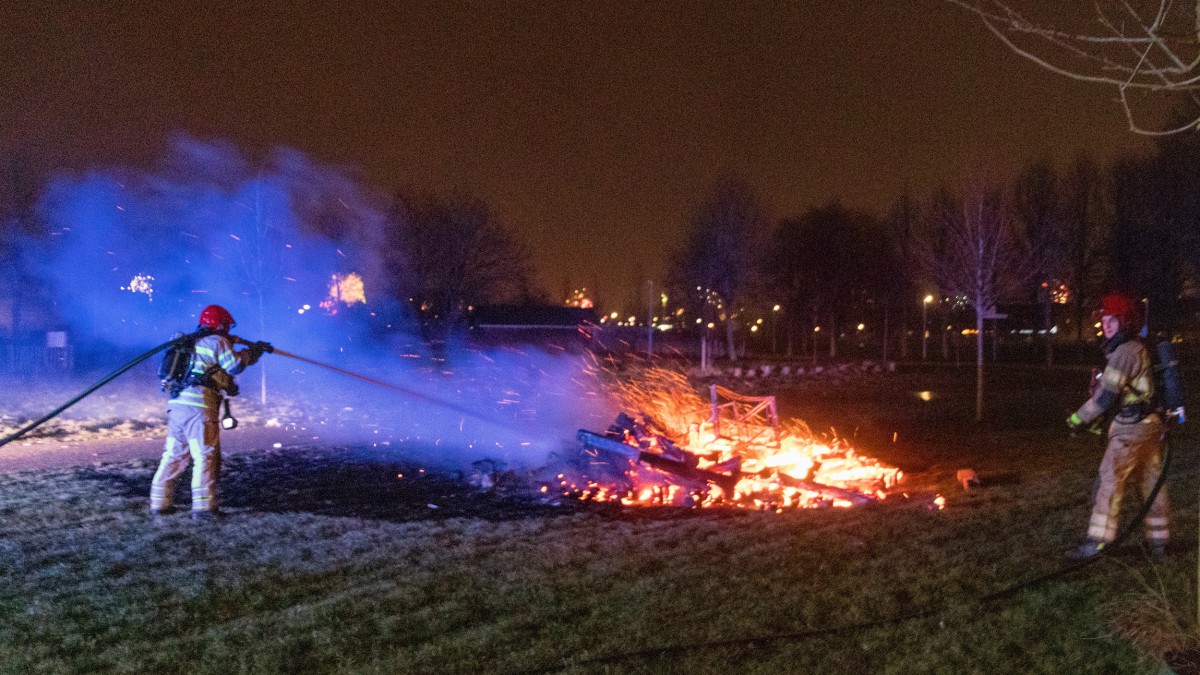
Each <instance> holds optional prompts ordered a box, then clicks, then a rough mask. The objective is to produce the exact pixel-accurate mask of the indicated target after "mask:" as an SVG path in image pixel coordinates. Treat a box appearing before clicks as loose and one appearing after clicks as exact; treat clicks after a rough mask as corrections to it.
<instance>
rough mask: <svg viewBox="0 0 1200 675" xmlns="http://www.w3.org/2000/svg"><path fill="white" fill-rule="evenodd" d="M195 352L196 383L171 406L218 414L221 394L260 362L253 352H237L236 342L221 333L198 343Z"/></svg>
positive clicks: (183, 392)
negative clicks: (247, 368) (235, 377)
mask: <svg viewBox="0 0 1200 675" xmlns="http://www.w3.org/2000/svg"><path fill="white" fill-rule="evenodd" d="M195 349H196V356H195V357H194V358H193V359H192V372H191V379H192V381H193V382H195V383H196V384H193V385H191V386H189V387H185V388H184V389H183V391H181V392H179V396H177V397H176V398H173V399H171V402H170V404H169V405H186V406H193V407H196V408H205V409H210V410H214V411H215V410H216V409H217V407H218V406H219V405H220V404H221V392H223V391H226V390H228V389H230V388H231V385H233V376H234V375H237V374H238V373H240V372H242V371H243V370H245V369H246V366H250V365H253V364H254V362H255V361H257V360H258V359H257V355H256V354H255V353H254V351H252V350H243V351H240V352H235V351H233V342H232V341H231V340H230V339H229V337H228V336H225V335H221V334H220V333H213V334H211V335H205V336H204V337H202V338H200V339H199V340H196V347H195Z"/></svg>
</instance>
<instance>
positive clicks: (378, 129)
mask: <svg viewBox="0 0 1200 675" xmlns="http://www.w3.org/2000/svg"><path fill="white" fill-rule="evenodd" d="M21 4H22V3H7V6H5V7H0V63H3V64H4V66H3V67H0V155H3V154H8V153H13V152H18V153H23V154H25V155H32V156H35V157H36V158H37V160H36V161H37V162H39V163H40V164H41V165H42V166H43V167H44V168H45V169H53V168H57V167H81V166H87V165H90V164H95V163H122V164H132V165H135V166H136V165H149V164H150V163H152V162H153V160H154V159H155V158H157V157H158V156H159V155H160V154H161V152H162V149H163V147H164V145H165V140H166V138H167V136H168V135H169V134H170V133H171V132H173V131H186V132H189V133H192V134H195V135H198V136H199V137H201V138H225V139H229V140H231V141H233V142H235V143H237V144H239V145H240V146H242V147H244V148H247V149H249V150H251V151H254V150H258V149H264V148H269V147H271V146H275V145H287V146H291V147H295V148H298V149H300V150H302V151H305V152H307V153H309V154H310V155H312V156H313V157H315V158H316V159H318V160H320V161H324V162H329V163H334V164H338V165H343V166H349V167H353V168H355V169H357V170H359V171H361V172H362V174H363V176H364V179H365V180H367V181H368V182H370V183H371V184H373V185H375V186H377V187H379V188H380V189H381V190H384V191H388V192H390V191H392V190H394V189H395V188H398V187H404V188H407V189H411V190H418V191H423V190H430V191H435V192H444V193H448V192H452V191H458V192H469V193H472V194H475V195H478V196H481V197H483V198H485V199H486V200H487V201H488V202H489V203H491V204H492V205H493V206H494V207H495V209H496V210H497V212H498V213H499V215H500V217H501V218H503V219H504V220H505V221H506V222H507V223H509V224H510V225H511V226H512V227H513V228H514V229H515V230H516V231H517V232H518V233H519V234H520V235H521V236H522V237H523V238H524V239H525V241H527V242H528V244H529V245H530V247H531V248H532V250H533V251H534V253H535V262H536V263H537V265H538V267H539V270H540V274H541V277H542V281H543V284H544V285H545V287H546V289H547V290H548V291H549V292H550V293H551V295H552V296H554V297H557V296H558V294H559V293H561V292H563V290H564V289H565V288H566V287H578V286H588V287H589V288H591V289H594V291H595V292H596V294H597V296H598V297H599V299H600V301H601V302H602V303H607V304H608V305H610V306H611V305H616V304H620V303H622V302H624V301H625V300H626V299H627V298H629V297H636V294H637V293H638V289H639V288H640V282H641V281H644V280H645V279H648V278H656V279H661V278H662V274H663V268H664V262H665V260H666V259H667V257H668V256H669V254H670V251H671V248H672V246H673V245H674V242H676V241H677V239H678V237H679V236H680V232H681V230H682V229H683V227H684V225H685V223H686V221H687V219H688V217H689V215H690V214H691V213H692V212H693V210H694V209H695V208H696V206H697V204H698V203H699V201H700V200H701V199H702V197H703V196H704V194H705V192H706V191H707V190H708V189H709V188H710V187H711V186H712V184H713V183H714V181H715V179H716V178H717V176H718V175H720V174H723V173H734V174H737V175H740V176H742V177H744V178H745V179H746V180H748V181H749V182H750V183H751V184H752V185H753V186H755V187H756V188H757V189H758V190H759V192H760V193H761V195H762V196H763V197H764V198H765V199H766V200H767V201H768V202H769V204H770V205H771V206H772V207H773V210H774V212H775V213H776V214H778V215H790V214H798V213H800V212H802V211H803V210H805V209H807V208H808V207H810V206H816V205H819V204H821V203H824V202H827V201H829V200H832V199H841V200H842V201H843V202H844V203H846V204H848V205H851V206H858V207H863V208H868V209H872V210H876V211H882V210H883V209H884V208H885V207H886V206H887V205H888V204H889V203H890V202H891V201H892V200H893V199H895V198H896V197H897V196H899V195H900V194H901V193H903V192H905V191H906V190H911V191H913V192H914V193H915V194H916V195H917V196H922V197H923V196H925V195H926V194H928V193H929V192H930V191H932V189H933V188H934V187H936V186H937V185H938V184H939V183H940V182H942V181H947V180H949V181H955V180H958V179H959V178H961V177H962V176H964V175H968V174H969V175H979V174H1000V175H1007V174H1011V173H1012V172H1013V171H1014V170H1015V169H1016V168H1018V167H1020V166H1021V165H1022V164H1024V163H1026V162H1028V161H1030V160H1032V159H1034V158H1038V157H1042V156H1050V157H1053V158H1055V159H1057V160H1059V161H1063V160H1065V159H1066V158H1068V157H1070V156H1071V155H1072V154H1073V153H1074V152H1076V151H1078V150H1080V149H1089V150H1091V151H1093V152H1094V153H1096V154H1097V155H1098V156H1099V157H1101V158H1102V159H1104V158H1109V157H1111V156H1113V155H1114V154H1115V153H1117V152H1120V151H1123V150H1126V149H1130V148H1136V147H1140V146H1141V144H1142V143H1143V141H1141V140H1140V139H1138V138H1136V137H1134V136H1132V135H1130V134H1129V133H1128V132H1126V131H1125V123H1124V120H1123V118H1122V117H1121V115H1120V113H1119V111H1118V110H1117V109H1116V107H1115V106H1114V105H1113V104H1112V101H1111V99H1112V93H1111V92H1110V91H1108V90H1105V89H1102V88H1092V87H1087V86H1085V85H1081V84H1075V83H1070V82H1067V81H1065V80H1061V79H1058V78H1056V77H1055V76H1053V75H1050V74H1048V73H1044V72H1042V71H1040V70H1038V69H1037V68H1036V67H1035V66H1033V65H1032V64H1029V63H1027V62H1024V61H1021V60H1020V59H1019V58H1018V57H1016V56H1014V55H1012V54H1010V53H1009V52H1007V51H1005V49H1004V48H1003V47H1002V46H1001V45H1000V44H999V43H997V42H996V41H995V40H994V39H992V38H991V37H990V36H989V35H988V34H986V33H985V31H984V29H983V28H982V27H981V26H979V25H978V24H977V23H976V22H975V21H974V20H973V19H972V18H971V17H970V16H969V15H968V14H966V13H965V12H963V11H962V10H959V9H956V8H954V7H952V6H950V5H949V4H947V3H945V2H941V1H939V0H913V1H901V2H891V1H873V2H858V1H853V2H828V1H821V2H817V1H799V2H754V3H744V2H733V1H729V2H709V1H703V0H669V1H665V2H622V1H618V0H610V1H597V2H582V1H572V0H561V1H554V2H527V1H517V0H506V1H500V0H495V1H483V0H464V1H460V2H450V1H444V2H413V1H409V0H405V1H403V2H395V1H389V2H374V3H349V4H347V3H335V2H315V1H312V0H292V1H288V2H249V3H211V4H210V3H192V2H186V3H185V2H162V3H150V2H128V1H126V2H121V1H115V2H105V3H55V4H54V5H53V8H52V9H45V8H38V9H30V8H26V7H22V6H18V5H21ZM30 4H31V5H32V4H34V3H30ZM631 260H632V261H633V262H631Z"/></svg>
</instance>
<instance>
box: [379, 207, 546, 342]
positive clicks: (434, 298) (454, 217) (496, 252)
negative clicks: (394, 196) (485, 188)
mask: <svg viewBox="0 0 1200 675" xmlns="http://www.w3.org/2000/svg"><path fill="white" fill-rule="evenodd" d="M390 231H391V232H392V236H393V241H392V242H391V243H392V246H393V248H394V249H395V250H396V252H397V253H398V254H399V255H398V256H393V257H392V258H391V264H392V273H393V274H394V275H395V276H396V287H395V290H396V291H397V292H398V293H400V294H401V296H402V297H408V298H412V299H413V303H414V305H416V307H417V308H418V310H419V313H420V314H419V315H420V317H421V320H422V323H424V324H425V325H427V326H436V327H441V328H445V329H452V328H453V327H455V326H456V325H458V324H459V323H461V321H462V319H463V316H464V313H465V311H466V309H467V307H469V306H471V305H474V304H482V303H488V302H508V301H514V300H519V299H524V298H527V297H529V296H530V295H531V293H532V276H533V274H532V267H531V265H530V261H529V255H528V253H527V251H526V250H525V248H524V246H523V245H522V244H521V243H520V242H519V241H518V240H517V239H516V237H515V236H513V234H512V233H511V232H510V231H509V230H508V229H507V228H506V227H504V226H503V225H502V224H501V223H500V221H499V220H497V219H496V217H495V216H494V215H492V212H491V210H490V209H489V208H488V206H487V204H486V203H484V202H483V200H481V199H478V198H475V197H455V198H451V199H437V198H432V197H430V198H425V199H423V200H421V201H414V200H408V199H405V198H399V199H398V200H397V203H396V205H395V207H394V208H393V209H392V213H391V228H390Z"/></svg>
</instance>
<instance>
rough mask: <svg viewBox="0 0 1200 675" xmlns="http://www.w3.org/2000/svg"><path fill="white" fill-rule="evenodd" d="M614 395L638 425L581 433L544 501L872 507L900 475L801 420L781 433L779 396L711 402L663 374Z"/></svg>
mask: <svg viewBox="0 0 1200 675" xmlns="http://www.w3.org/2000/svg"><path fill="white" fill-rule="evenodd" d="M615 390H616V396H617V399H618V400H619V401H620V402H621V403H622V405H623V407H625V409H627V410H628V409H633V410H637V411H638V413H637V415H636V417H635V416H631V415H629V414H626V413H620V414H618V415H617V418H616V421H615V423H614V424H613V425H611V426H610V427H609V428H608V429H607V430H606V431H604V432H602V433H596V432H592V431H587V430H580V431H579V434H578V436H577V438H578V441H579V446H578V453H577V454H576V455H574V456H573V457H568V458H566V462H565V463H566V467H567V468H565V469H564V470H562V471H561V472H559V473H557V474H556V475H555V477H554V479H553V480H552V481H549V482H547V483H546V484H544V485H543V486H542V488H541V489H542V491H543V492H544V493H551V494H553V493H558V494H564V495H568V496H571V497H575V498H578V499H582V500H588V501H598V502H619V503H621V504H625V505H645V506H650V505H664V506H665V505H669V506H682V507H709V506H731V507H742V508H753V509H759V510H772V511H782V510H785V509H795V508H819V507H826V506H854V505H859V504H865V503H869V502H873V501H876V500H878V499H882V498H884V496H885V494H886V493H885V491H886V490H888V489H891V488H892V487H894V486H895V485H896V484H897V483H898V482H899V480H900V479H901V477H902V474H901V472H900V470H899V469H896V468H894V467H888V466H885V465H883V464H881V463H879V462H877V461H875V460H873V459H871V458H868V457H862V456H859V455H858V454H856V453H855V452H854V450H853V449H852V448H850V447H849V446H847V445H846V444H845V443H843V442H841V441H840V440H836V439H835V440H833V441H830V442H824V441H821V440H818V439H816V438H814V437H813V435H812V434H811V433H810V432H809V431H808V428H807V426H806V425H805V424H804V423H803V422H801V421H799V420H789V421H788V422H787V423H785V424H784V425H781V424H780V421H779V417H778V415H777V412H776V405H775V398H774V397H773V396H742V395H739V394H736V393H734V392H732V391H730V390H728V389H725V388H723V387H720V386H718V385H711V386H710V387H709V394H710V400H709V401H708V402H704V401H702V400H701V398H700V397H699V395H697V394H696V392H695V390H694V389H692V387H691V386H690V385H689V384H688V382H687V380H686V378H685V377H684V376H683V375H681V374H678V373H674V372H672V371H666V370H662V369H654V370H653V371H651V372H649V373H646V374H645V375H644V376H643V377H639V378H637V380H636V382H635V381H634V380H625V381H623V382H619V383H617V384H616V385H615Z"/></svg>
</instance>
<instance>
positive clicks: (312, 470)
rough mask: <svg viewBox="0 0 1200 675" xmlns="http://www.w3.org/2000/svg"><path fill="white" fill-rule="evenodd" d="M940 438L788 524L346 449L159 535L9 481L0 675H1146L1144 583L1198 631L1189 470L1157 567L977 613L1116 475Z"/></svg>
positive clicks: (1040, 560)
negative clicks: (461, 475)
mask: <svg viewBox="0 0 1200 675" xmlns="http://www.w3.org/2000/svg"><path fill="white" fill-rule="evenodd" d="M925 386H932V385H925ZM862 398H863V400H864V401H865V402H866V403H869V404H872V405H873V404H874V403H872V402H871V399H870V397H869V396H864V397H862ZM935 400H937V399H936V398H935ZM939 414H940V413H939ZM1030 414H1031V415H1032V414H1033V413H1030ZM1038 414H1041V413H1038ZM931 417H936V415H935V414H931ZM1018 419H1019V418H1018ZM940 424H941V425H940V426H937V425H935V426H934V427H932V428H929V429H922V430H921V433H922V434H923V436H922V437H921V439H920V441H919V442H914V443H913V444H912V445H907V446H906V445H904V444H903V442H901V443H897V444H896V449H895V451H894V452H895V454H896V455H897V456H902V455H904V454H906V453H917V452H919V451H920V448H921V447H923V446H924V445H934V446H937V447H938V453H936V454H935V455H931V456H930V457H928V458H926V459H925V460H923V463H922V466H923V469H922V470H920V471H917V472H914V475H913V476H912V481H913V482H912V483H911V486H912V490H911V492H910V494H909V496H908V497H907V498H905V497H904V496H903V495H902V494H896V495H893V497H892V498H891V499H889V500H888V501H886V502H884V503H882V504H879V505H876V506H872V507H870V508H858V509H851V510H843V509H826V510H820V511H815V510H814V511H805V512H791V513H783V514H773V513H759V512H751V511H723V510H719V511H681V510H671V509H666V510H654V509H638V510H629V509H619V508H593V507H592V506H589V505H579V504H568V505H565V506H560V507H553V506H550V505H547V504H541V503H539V502H538V501H537V500H536V498H534V499H530V498H528V497H526V496H523V495H519V494H504V493H497V494H492V495H488V494H481V493H477V492H475V491H474V490H472V489H471V488H469V487H468V486H466V485H465V484H463V483H461V482H460V481H458V480H457V477H456V476H454V475H449V474H440V475H435V474H434V473H433V472H431V471H427V472H426V473H427V474H429V475H428V476H427V477H420V478H418V479H415V480H409V476H410V475H411V472H412V471H413V469H419V468H420V467H413V466H406V465H404V463H403V462H391V461H381V460H380V458H377V457H374V458H373V457H366V456H362V455H360V454H358V453H355V452H353V451H351V450H350V449H341V450H338V449H325V450H316V449H314V450H311V451H305V452H299V451H297V452H291V453H279V452H261V453H246V454H243V455H238V456H237V457H233V458H230V460H229V461H228V462H227V463H226V466H225V470H226V471H225V478H224V480H223V484H222V485H223V488H224V490H225V492H224V496H225V497H226V500H225V502H224V503H225V505H226V507H227V509H228V511H229V517H228V518H227V519H226V520H225V521H223V522H221V523H219V524H218V525H217V526H215V527H207V526H204V527H197V526H195V524H193V523H192V522H191V521H190V520H189V519H188V517H187V514H186V512H185V513H180V514H177V515H176V516H173V517H169V518H166V519H163V520H162V521H152V520H151V519H150V517H149V516H148V515H147V513H146V512H145V508H146V492H147V490H148V483H149V479H150V475H151V473H152V472H153V470H154V462H153V461H141V462H131V463H126V464H113V465H102V466H97V467H88V468H84V469H72V470H63V471H42V472H25V473H21V474H9V475H0V513H3V514H4V517H3V519H2V520H0V654H2V655H3V657H4V658H3V659H0V672H6V673H7V672H11V673H18V672H20V673H25V672H151V671H152V672H168V673H171V672H200V673H207V672H221V673H229V672H247V673H250V672H356V673H357V672H364V673H368V672H387V673H397V672H422V673H423V672H449V673H467V672H470V673H476V672H498V673H515V672H523V671H530V670H534V671H536V670H551V671H553V670H561V671H563V672H569V673H584V672H587V673H592V672H622V673H625V672H632V673H652V672H689V673H691V672H694V673H715V672H728V671H729V670H730V669H736V670H737V671H738V672H746V673H778V672H871V673H912V672H920V673H975V672H978V673H994V672H1063V673H1091V672H1121V673H1139V672H1146V673H1150V672H1155V670H1156V669H1157V668H1158V667H1159V665H1160V663H1161V661H1159V660H1156V659H1157V658H1158V657H1155V656H1154V655H1152V654H1149V655H1148V654H1147V651H1148V649H1151V648H1146V647H1140V648H1139V646H1138V640H1137V639H1135V637H1136V631H1133V632H1130V630H1124V632H1123V631H1122V630H1118V629H1117V628H1114V624H1113V621H1114V619H1113V617H1114V616H1119V615H1120V612H1115V613H1114V611H1112V610H1110V609H1109V605H1108V603H1110V602H1111V601H1112V600H1113V599H1114V598H1120V597H1123V596H1126V595H1128V593H1129V589H1130V588H1132V587H1135V586H1136V585H1137V580H1136V578H1135V576H1137V575H1141V577H1142V578H1146V579H1153V580H1155V582H1154V587H1155V588H1160V589H1162V593H1161V598H1163V599H1165V604H1163V605H1161V606H1160V607H1158V608H1157V609H1161V610H1164V611H1167V612H1170V616H1172V617H1175V620H1176V621H1177V622H1178V626H1179V628H1180V629H1181V630H1182V631H1184V632H1194V631H1195V628H1196V627H1195V626H1194V625H1192V624H1191V623H1190V621H1191V619H1190V616H1191V607H1193V604H1192V603H1193V599H1194V595H1193V591H1192V589H1193V588H1194V584H1193V581H1192V579H1191V578H1190V574H1191V572H1192V570H1193V569H1194V563H1195V559H1194V558H1192V557H1191V555H1192V554H1191V553H1190V551H1191V550H1192V547H1193V546H1194V540H1190V541H1189V537H1190V536H1194V535H1191V534H1190V533H1192V532H1194V531H1195V528H1196V516H1195V506H1196V505H1195V502H1194V499H1192V498H1190V495H1194V494H1195V493H1196V487H1197V485H1196V483H1197V480H1196V474H1197V458H1196V456H1195V453H1187V452H1184V453H1181V454H1180V456H1179V458H1178V459H1179V461H1178V462H1177V463H1176V465H1175V471H1174V473H1173V474H1172V477H1171V480H1170V483H1169V487H1170V489H1171V490H1172V494H1173V497H1174V502H1173V513H1172V515H1173V518H1174V522H1173V527H1174V530H1175V531H1176V532H1178V533H1182V535H1183V536H1181V537H1179V538H1178V539H1177V542H1176V543H1175V544H1174V545H1173V551H1174V552H1173V553H1172V555H1171V556H1169V557H1168V558H1167V559H1166V560H1165V561H1161V562H1157V561H1150V560H1148V559H1146V558H1145V556H1144V555H1142V554H1141V552H1140V549H1138V548H1137V547H1136V546H1132V545H1131V546H1129V547H1126V548H1122V549H1120V550H1118V551H1117V552H1116V553H1117V555H1116V557H1115V558H1114V559H1105V560H1104V561H1102V562H1100V563H1099V564H1097V565H1094V566H1092V567H1090V568H1088V569H1087V570H1085V571H1082V572H1079V573H1077V574H1074V575H1071V576H1068V577H1064V578H1061V579H1057V580H1054V581H1051V582H1048V583H1045V584H1041V585H1039V586H1036V587H1034V588H1030V589H1028V590H1024V591H1021V592H1018V593H1016V594H1014V595H1013V596H1012V597H1010V598H1007V599H1005V600H1003V601H1000V602H997V603H993V604H990V605H986V606H984V605H980V603H979V598H980V597H981V596H983V595H986V594H988V593H991V592H993V591H996V590H997V589H1000V588H1003V587H1005V586H1007V585H1009V584H1011V583H1013V582H1015V581H1019V580H1021V579H1027V578H1030V577H1032V576H1035V575H1038V574H1041V573H1044V572H1047V571H1050V570H1052V569H1055V568H1056V567H1057V566H1058V565H1059V564H1060V562H1061V561H1062V553H1063V552H1065V551H1066V550H1068V549H1069V548H1071V547H1072V546H1074V545H1075V544H1077V543H1078V541H1079V539H1080V538H1081V537H1082V536H1083V528H1084V526H1085V523H1086V519H1087V514H1088V510H1089V503H1088V500H1089V496H1090V488H1091V484H1092V481H1093V479H1094V477H1095V471H1096V465H1097V464H1098V462H1099V458H1100V454H1101V451H1102V449H1101V448H1100V447H1099V444H1098V441H1093V440H1092V439H1068V438H1066V436H1065V435H1064V434H1062V433H1060V432H1059V431H1058V430H1057V429H1053V430H1051V429H1049V428H1046V429H1044V430H1039V428H1033V429H1032V430H1031V429H1026V428H1020V429H1015V430H1014V429H1001V428H982V429H981V428H976V427H972V426H971V425H969V424H955V425H951V424H950V423H949V422H945V423H940ZM862 429H863V430H862V437H863V438H864V439H869V438H870V437H871V435H872V434H874V433H876V432H875V431H872V430H871V429H869V428H867V427H866V426H864V427H863V428H862ZM876 431H878V430H876ZM915 433H916V431H915V430H910V431H907V432H902V434H901V437H902V438H903V437H904V435H905V434H913V435H915ZM877 435H883V434H877ZM890 436H891V434H890V433H888V434H886V438H887V439H889V440H887V441H885V442H890ZM1190 442H1191V439H1190V438H1188V437H1186V436H1185V437H1184V438H1183V439H1181V441H1180V443H1181V446H1182V445H1183V444H1185V443H1190ZM860 446H861V447H862V450H863V451H864V452H866V453H868V454H874V453H873V452H872V450H873V448H872V447H870V445H869V444H860ZM964 465H965V466H973V467H975V468H977V469H979V471H980V475H981V478H983V479H984V481H983V486H982V487H981V488H979V489H976V490H971V491H968V492H964V491H963V490H962V488H961V487H960V486H958V485H957V483H955V481H954V470H955V469H957V468H960V467H961V466H964ZM992 472H1004V474H1005V475H1008V476H1011V478H1010V479H1007V480H1004V481H996V482H993V483H988V482H987V480H986V479H987V477H988V476H989V475H992ZM399 473H404V474H405V476H406V477H405V478H404V479H396V474H399ZM416 473H417V474H418V475H419V474H420V472H419V471H417V472H416ZM182 487H186V486H182ZM292 491H294V492H292ZM934 492H940V493H942V494H943V495H945V496H946V497H947V502H948V503H947V506H946V508H945V510H941V511H939V510H937V509H936V508H933V507H932V505H931V501H930V497H931V496H932V494H933V493H934ZM429 504H436V505H438V506H439V508H437V509H431V508H429V506H428V505H429ZM930 609H934V610H937V611H935V612H933V613H932V614H931V615H929V616H924V617H922V618H918V619H914V620H909V621H900V622H888V621H881V620H883V619H888V618H891V617H897V616H905V615H909V614H913V613H924V612H925V610H930ZM1156 617H1157V618H1156ZM1161 621H1163V619H1162V617H1161V616H1158V615H1153V614H1151V615H1146V614H1136V615H1129V616H1127V618H1126V619H1124V622H1125V623H1124V624H1123V625H1124V626H1125V627H1126V629H1128V628H1130V627H1132V628H1134V629H1137V630H1143V631H1144V630H1145V629H1146V627H1147V626H1152V625H1154V623H1155V622H1161ZM876 622H878V623H876ZM864 623H868V624H875V625H872V626H870V627H866V628H853V629H842V628H841V627H845V626H847V625H855V624H864ZM808 631H826V632H825V633H823V634H822V635H820V636H817V637H809V638H805V639H793V638H789V637H779V636H781V635H782V636H786V635H787V634H791V633H805V632H808ZM1163 644H1165V643H1163ZM1160 647H1161V645H1160Z"/></svg>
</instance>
